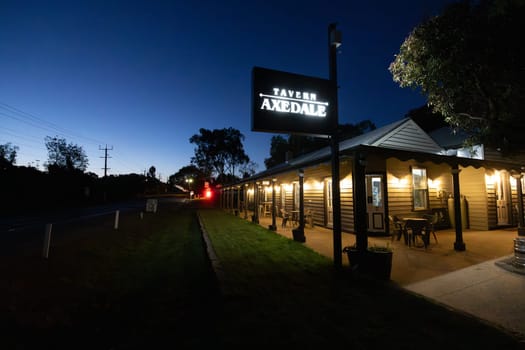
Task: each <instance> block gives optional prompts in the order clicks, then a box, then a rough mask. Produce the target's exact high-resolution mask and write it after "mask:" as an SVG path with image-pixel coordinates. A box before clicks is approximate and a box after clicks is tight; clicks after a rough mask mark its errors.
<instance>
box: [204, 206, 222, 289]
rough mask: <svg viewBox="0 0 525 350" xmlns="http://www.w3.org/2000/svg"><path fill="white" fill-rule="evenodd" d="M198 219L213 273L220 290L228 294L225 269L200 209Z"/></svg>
mask: <svg viewBox="0 0 525 350" xmlns="http://www.w3.org/2000/svg"><path fill="white" fill-rule="evenodd" d="M197 220H198V221H199V227H200V230H201V235H202V239H203V240H204V244H205V245H206V253H207V254H208V259H209V260H210V263H211V267H212V269H213V273H214V274H215V277H216V278H217V282H218V284H219V290H220V292H221V294H222V295H228V294H229V293H228V290H227V288H226V283H225V282H224V281H225V280H224V269H223V268H222V265H221V262H220V260H219V258H218V257H217V254H216V253H215V250H214V249H213V245H212V243H211V240H210V237H209V235H208V232H207V231H206V228H205V227H204V223H203V222H202V219H201V216H200V213H199V211H197Z"/></svg>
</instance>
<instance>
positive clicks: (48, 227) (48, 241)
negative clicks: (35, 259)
mask: <svg viewBox="0 0 525 350" xmlns="http://www.w3.org/2000/svg"><path fill="white" fill-rule="evenodd" d="M52 229H53V224H47V225H46V230H45V234H44V248H43V250H42V257H44V258H45V259H47V258H48V256H49V246H50V245H51V230H52Z"/></svg>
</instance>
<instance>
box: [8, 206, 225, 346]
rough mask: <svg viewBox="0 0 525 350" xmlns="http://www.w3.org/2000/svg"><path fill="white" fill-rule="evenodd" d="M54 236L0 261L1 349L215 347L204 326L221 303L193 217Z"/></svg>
mask: <svg viewBox="0 0 525 350" xmlns="http://www.w3.org/2000/svg"><path fill="white" fill-rule="evenodd" d="M112 220H113V218H112V217H111V218H106V219H102V220H100V219H99V220H94V221H88V222H85V223H83V225H82V226H78V224H76V225H74V226H71V225H70V226H67V227H61V226H58V225H57V227H56V228H54V231H53V232H54V233H53V238H54V240H53V243H52V246H51V250H50V255H49V259H48V260H47V261H46V260H44V259H42V258H40V257H39V254H38V253H35V254H33V255H28V254H26V255H25V256H18V257H2V258H0V261H2V263H1V265H0V266H1V267H0V268H1V270H0V273H1V274H2V280H1V282H0V310H1V312H0V326H1V329H2V331H3V333H4V335H3V336H2V346H1V348H2V349H37V348H39V349H40V348H44V349H48V348H49V349H56V348H60V349H66V348H67V349H79V348H82V349H130V348H133V349H153V348H160V347H161V344H162V343H164V342H168V343H173V344H176V345H177V346H182V347H201V346H202V347H204V346H208V345H209V344H212V343H215V340H216V339H215V336H214V333H213V329H209V330H207V332H206V336H205V337H203V336H202V327H203V325H202V321H203V320H206V319H207V318H208V317H209V315H210V313H211V314H214V311H213V310H214V309H215V308H216V307H217V306H218V305H220V303H218V301H217V296H218V295H219V293H218V290H217V288H216V283H215V280H214V276H213V274H212V272H211V269H210V266H209V262H208V259H207V256H206V253H205V250H204V245H203V243H202V239H201V235H200V230H199V226H198V222H197V220H196V216H195V211H194V210H192V209H177V208H175V207H174V208H169V207H160V208H159V212H158V213H157V214H147V215H145V217H144V219H143V220H140V219H139V216H138V213H133V214H122V215H121V220H120V222H121V224H120V228H119V230H118V231H115V230H113V228H112V226H113V222H112Z"/></svg>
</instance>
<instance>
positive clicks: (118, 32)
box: [0, 0, 451, 181]
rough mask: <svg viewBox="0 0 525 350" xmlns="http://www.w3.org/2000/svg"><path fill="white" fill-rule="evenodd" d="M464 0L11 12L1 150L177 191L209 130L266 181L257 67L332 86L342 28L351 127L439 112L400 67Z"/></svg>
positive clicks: (7, 12)
mask: <svg viewBox="0 0 525 350" xmlns="http://www.w3.org/2000/svg"><path fill="white" fill-rule="evenodd" d="M450 1H451V0H433V1H430V0H399V1H381V0H378V1H353V0H341V1H330V0H325V1H313V0H312V1H309V0H306V1H285V0H281V1H273V0H271V1H248V0H245V1H243V0H240V1H207V0H204V1H190V0H187V1H176V0H173V1H157V0H150V1H147V0H144V1H131V0H130V1H124V0H123V1H112V0H106V1H95V0H93V1H80V0H79V1H76V0H75V1H51V0H50V1H38V0H35V1H25V0H20V1H17V0H0V144H4V143H6V142H11V143H12V144H14V145H17V146H19V155H18V161H17V164H18V165H27V164H32V165H33V166H36V165H37V164H38V165H39V168H40V169H43V163H44V162H45V161H46V160H47V151H46V149H45V145H44V138H45V136H55V135H58V136H60V137H64V138H65V139H66V140H67V141H68V142H73V143H76V144H78V145H80V146H82V147H83V148H84V150H85V151H86V153H87V156H88V158H89V164H90V165H89V168H88V171H92V172H95V173H97V174H99V175H101V174H103V170H102V168H103V166H104V159H103V158H101V157H102V156H103V155H104V152H103V151H101V150H99V148H103V147H105V146H106V145H107V146H108V147H113V150H112V151H109V156H110V157H111V158H110V159H109V160H108V167H109V168H111V169H110V170H109V171H108V173H109V174H127V173H143V172H144V171H145V170H147V169H148V168H149V167H150V166H151V165H154V166H155V167H156V168H157V174H160V176H161V179H162V180H163V181H165V180H166V179H167V177H168V176H169V175H171V174H174V173H175V172H177V171H178V170H179V169H180V168H181V167H183V166H185V165H188V164H189V163H190V159H191V157H192V155H193V149H194V146H193V145H192V144H190V143H189V138H190V137H191V136H192V135H193V134H196V133H198V132H199V128H206V129H216V128H217V129H220V128H225V127H233V128H236V129H239V130H240V131H241V132H242V133H243V134H244V136H245V141H244V146H245V150H246V153H247V154H248V156H249V157H250V158H251V160H253V161H255V162H256V163H257V164H258V165H259V167H258V169H257V170H258V171H261V170H264V158H267V157H268V156H269V149H270V138H271V137H272V135H273V134H269V133H261V132H252V131H251V130H250V126H251V125H250V118H251V112H250V108H251V101H250V98H251V97H250V92H251V70H252V68H253V66H261V67H266V68H270V69H276V70H282V71H289V72H292V73H297V74H303V75H310V76H316V77H321V78H328V42H327V40H328V39H327V36H328V34H327V31H328V25H329V24H330V23H332V22H337V23H338V29H339V30H341V32H342V35H343V44H342V46H341V47H340V48H339V53H338V61H337V65H338V83H339V86H340V89H339V122H340V123H356V122H359V121H361V120H365V119H370V120H371V121H373V122H374V123H375V124H376V125H377V126H382V125H384V124H386V123H389V122H392V121H395V120H398V119H400V118H402V117H403V116H404V115H405V114H406V113H407V112H408V111H409V110H410V109H412V108H416V107H419V106H421V105H422V104H424V103H425V99H424V98H423V97H422V96H421V95H420V94H419V93H418V92H415V91H411V90H409V89H401V88H399V87H398V86H397V85H396V84H395V83H394V82H393V81H392V76H391V74H390V72H389V71H388V65H389V64H390V62H391V61H392V60H393V58H394V54H396V53H397V52H398V50H399V46H400V45H401V43H402V42H403V40H404V38H405V37H406V36H407V35H408V34H409V32H410V31H411V29H412V28H413V27H414V26H416V25H417V24H418V23H419V22H420V21H421V20H423V19H424V18H426V17H429V16H432V15H435V14H438V13H439V12H440V11H441V10H442V8H443V6H444V4H445V3H448V2H450Z"/></svg>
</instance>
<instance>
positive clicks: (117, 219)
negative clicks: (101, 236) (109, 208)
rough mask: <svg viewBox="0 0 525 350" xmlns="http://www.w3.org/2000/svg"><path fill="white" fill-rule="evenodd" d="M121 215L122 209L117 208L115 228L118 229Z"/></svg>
mask: <svg viewBox="0 0 525 350" xmlns="http://www.w3.org/2000/svg"><path fill="white" fill-rule="evenodd" d="M119 216H120V210H117V211H116V212H115V226H114V228H115V230H118V221H119Z"/></svg>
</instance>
